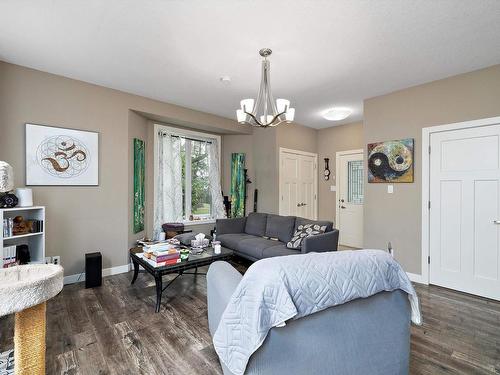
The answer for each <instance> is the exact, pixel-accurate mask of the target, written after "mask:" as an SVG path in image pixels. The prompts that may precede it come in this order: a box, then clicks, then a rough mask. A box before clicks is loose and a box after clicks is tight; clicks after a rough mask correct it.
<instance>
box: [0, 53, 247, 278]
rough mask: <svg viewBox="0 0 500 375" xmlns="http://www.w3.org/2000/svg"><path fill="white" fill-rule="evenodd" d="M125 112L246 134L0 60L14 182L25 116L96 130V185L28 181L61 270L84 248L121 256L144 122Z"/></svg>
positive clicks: (211, 119)
mask: <svg viewBox="0 0 500 375" xmlns="http://www.w3.org/2000/svg"><path fill="white" fill-rule="evenodd" d="M130 110H134V111H136V112H139V113H140V114H142V115H143V117H148V118H152V117H153V116H154V117H155V118H157V119H160V120H162V121H168V122H170V123H173V124H177V125H183V126H191V127H197V128H202V129H205V130H208V131H212V132H217V133H220V134H230V133H233V134H235V133H238V132H240V133H245V132H246V133H251V129H250V128H248V127H242V126H240V125H238V124H237V123H236V122H235V121H232V120H229V119H226V118H222V117H219V116H215V115H211V114H207V113H203V112H198V111H194V110H190V109H187V108H183V107H179V106H175V105H171V104H167V103H162V102H159V101H155V100H151V99H148V98H144V97H140V96H136V95H130V94H127V93H123V92H120V91H116V90H112V89H108V88H104V87H100V86H96V85H92V84H87V83H84V82H81V81H76V80H72V79H68V78H64V77H61V76H56V75H52V74H48V73H43V72H40V71H36V70H32V69H28V68H23V67H20V66H16V65H12V64H8V63H4V62H0V160H5V161H7V162H8V163H10V164H11V165H12V166H13V168H14V173H15V184H16V186H23V185H24V183H25V153H24V124H25V123H26V122H32V123H38V124H49V125H55V126H61V127H68V128H73V129H82V130H91V131H97V132H99V153H100V154H99V156H100V160H99V175H100V176H99V186H95V187H81V186H69V187H67V186H52V187H42V186H36V187H33V194H34V200H35V203H36V204H39V205H44V206H46V207H47V216H46V220H47V222H46V230H47V237H46V253H47V255H49V256H53V255H60V256H61V263H62V265H63V266H64V268H65V274H66V275H70V274H76V273H80V272H82V271H83V270H84V255H83V254H84V253H86V252H92V251H101V252H102V254H103V268H108V267H114V266H121V265H124V264H127V262H128V255H127V254H128V253H127V251H128V248H129V245H130V241H131V240H133V239H134V238H135V236H132V234H131V232H130V222H131V217H130V210H131V201H130V194H129V193H130V180H131V178H132V173H131V171H132V169H131V166H130V160H131V159H130V147H131V145H130V144H131V138H132V134H141V135H143V132H142V130H141V129H140V127H141V126H143V124H144V121H142V120H140V119H139V118H138V117H136V116H135V115H134V114H131V111H130ZM131 119H132V123H131V124H130V127H129V120H131ZM129 129H130V135H129ZM149 144H150V142H149ZM149 164H150V162H148V165H149ZM150 169H151V168H149V169H148V168H147V171H146V173H147V176H148V180H149V181H150V178H151V171H150ZM150 197H151V194H150V193H149V189H148V192H147V199H150ZM149 227H150V225H149ZM148 229H149V228H148Z"/></svg>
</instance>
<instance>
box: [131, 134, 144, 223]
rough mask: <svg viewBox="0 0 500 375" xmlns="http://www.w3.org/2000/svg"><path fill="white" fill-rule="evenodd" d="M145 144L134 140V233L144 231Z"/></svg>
mask: <svg viewBox="0 0 500 375" xmlns="http://www.w3.org/2000/svg"><path fill="white" fill-rule="evenodd" d="M144 155H145V144H144V141H142V140H140V139H137V138H134V217H133V221H134V222H133V227H134V233H138V232H141V231H143V230H144V210H145V207H144V203H145V199H146V198H145V189H144V180H145V169H146V164H145V158H144Z"/></svg>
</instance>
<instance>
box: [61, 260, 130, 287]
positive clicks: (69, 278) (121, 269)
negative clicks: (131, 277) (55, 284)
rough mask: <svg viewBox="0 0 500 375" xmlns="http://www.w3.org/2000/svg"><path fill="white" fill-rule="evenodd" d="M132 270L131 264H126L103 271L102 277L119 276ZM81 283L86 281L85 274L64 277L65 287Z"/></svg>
mask: <svg viewBox="0 0 500 375" xmlns="http://www.w3.org/2000/svg"><path fill="white" fill-rule="evenodd" d="M131 269H132V267H131V265H130V264H124V265H122V266H116V267H110V268H104V269H103V270H102V276H103V277H104V276H111V275H118V274H119V273H125V272H128V271H130V270H131ZM80 281H85V272H83V273H81V274H80V273H77V274H75V275H68V276H64V285H66V284H74V283H78V282H80Z"/></svg>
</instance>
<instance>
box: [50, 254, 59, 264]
mask: <svg viewBox="0 0 500 375" xmlns="http://www.w3.org/2000/svg"><path fill="white" fill-rule="evenodd" d="M52 263H53V264H57V265H61V257H60V256H59V255H56V256H54V257H52Z"/></svg>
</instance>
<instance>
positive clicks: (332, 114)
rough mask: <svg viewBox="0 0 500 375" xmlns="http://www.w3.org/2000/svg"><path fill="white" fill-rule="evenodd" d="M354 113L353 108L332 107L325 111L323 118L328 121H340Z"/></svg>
mask: <svg viewBox="0 0 500 375" xmlns="http://www.w3.org/2000/svg"><path fill="white" fill-rule="evenodd" d="M351 114H352V109H350V108H344V107H336V108H330V109H329V110H327V111H325V112H323V118H325V119H326V120H328V121H340V120H344V119H346V118H348V117H349V116H350V115H351Z"/></svg>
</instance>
